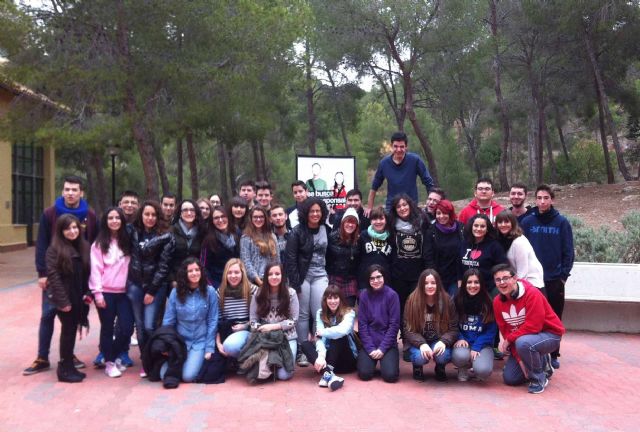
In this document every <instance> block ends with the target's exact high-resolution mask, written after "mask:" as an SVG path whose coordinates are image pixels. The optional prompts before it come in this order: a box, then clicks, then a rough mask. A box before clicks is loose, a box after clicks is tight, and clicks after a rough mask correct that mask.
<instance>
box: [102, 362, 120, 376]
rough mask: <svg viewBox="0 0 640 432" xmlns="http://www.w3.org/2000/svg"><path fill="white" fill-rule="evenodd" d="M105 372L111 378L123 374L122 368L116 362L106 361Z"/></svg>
mask: <svg viewBox="0 0 640 432" xmlns="http://www.w3.org/2000/svg"><path fill="white" fill-rule="evenodd" d="M104 373H105V375H107V376H108V377H109V378H119V377H121V376H122V372H120V369H119V368H118V366H117V365H116V364H115V363H114V362H106V363H105V368H104Z"/></svg>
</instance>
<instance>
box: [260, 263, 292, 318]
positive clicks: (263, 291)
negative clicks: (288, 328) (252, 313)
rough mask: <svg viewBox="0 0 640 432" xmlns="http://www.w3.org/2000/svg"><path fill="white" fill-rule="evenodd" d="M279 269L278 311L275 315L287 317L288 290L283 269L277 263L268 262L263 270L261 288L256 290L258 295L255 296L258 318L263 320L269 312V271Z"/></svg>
mask: <svg viewBox="0 0 640 432" xmlns="http://www.w3.org/2000/svg"><path fill="white" fill-rule="evenodd" d="M274 267H279V268H280V272H281V273H282V279H281V280H280V285H278V310H277V313H278V315H280V316H283V317H288V316H289V306H290V304H289V303H290V300H289V288H287V283H286V276H285V275H284V268H283V267H282V264H280V263H277V262H270V263H268V264H267V266H266V267H265V269H264V276H263V278H262V281H263V282H262V287H261V288H260V290H258V294H256V303H257V305H258V316H259V317H260V318H264V317H266V316H267V315H269V311H270V310H271V302H270V301H269V293H270V291H271V287H270V286H269V271H270V270H271V269H272V268H274Z"/></svg>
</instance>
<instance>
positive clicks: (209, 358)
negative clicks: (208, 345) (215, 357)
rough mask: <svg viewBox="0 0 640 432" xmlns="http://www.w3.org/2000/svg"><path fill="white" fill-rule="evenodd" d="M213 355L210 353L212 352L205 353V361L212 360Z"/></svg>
mask: <svg viewBox="0 0 640 432" xmlns="http://www.w3.org/2000/svg"><path fill="white" fill-rule="evenodd" d="M211 355H212V353H210V352H208V353H204V359H205V360H211Z"/></svg>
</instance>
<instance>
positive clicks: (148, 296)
mask: <svg viewBox="0 0 640 432" xmlns="http://www.w3.org/2000/svg"><path fill="white" fill-rule="evenodd" d="M143 303H144V304H145V306H146V305H150V304H151V303H153V296H152V295H151V294H145V295H144V300H143Z"/></svg>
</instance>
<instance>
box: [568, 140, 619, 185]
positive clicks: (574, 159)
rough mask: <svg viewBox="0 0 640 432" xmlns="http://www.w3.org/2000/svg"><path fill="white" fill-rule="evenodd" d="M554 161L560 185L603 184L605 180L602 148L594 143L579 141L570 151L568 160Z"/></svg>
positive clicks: (591, 141)
mask: <svg viewBox="0 0 640 432" xmlns="http://www.w3.org/2000/svg"><path fill="white" fill-rule="evenodd" d="M556 161H557V164H556V170H557V173H558V182H559V183H560V184H568V183H585V182H593V181H595V182H598V183H604V182H605V181H606V179H607V173H606V170H605V166H604V154H603V152H602V146H601V145H600V144H598V143H597V142H596V141H593V140H582V141H579V142H578V143H576V144H575V145H574V146H573V148H572V149H571V152H570V153H569V160H566V159H565V158H564V157H559V158H557V159H556Z"/></svg>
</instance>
